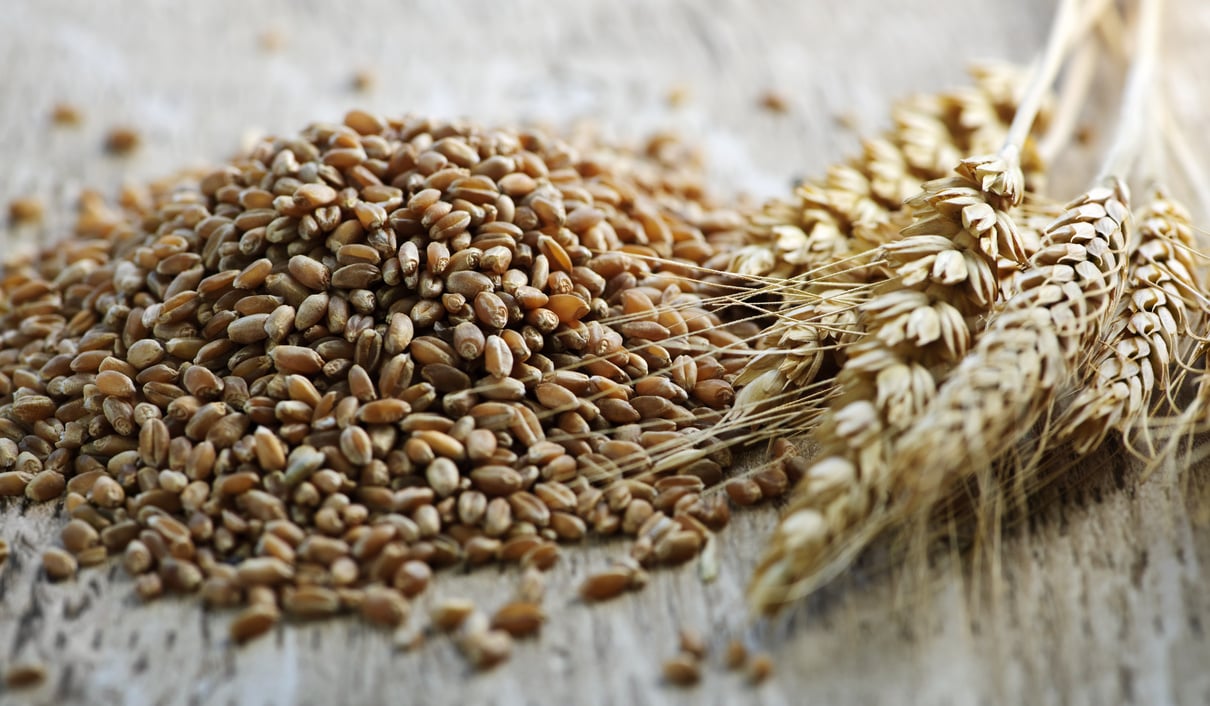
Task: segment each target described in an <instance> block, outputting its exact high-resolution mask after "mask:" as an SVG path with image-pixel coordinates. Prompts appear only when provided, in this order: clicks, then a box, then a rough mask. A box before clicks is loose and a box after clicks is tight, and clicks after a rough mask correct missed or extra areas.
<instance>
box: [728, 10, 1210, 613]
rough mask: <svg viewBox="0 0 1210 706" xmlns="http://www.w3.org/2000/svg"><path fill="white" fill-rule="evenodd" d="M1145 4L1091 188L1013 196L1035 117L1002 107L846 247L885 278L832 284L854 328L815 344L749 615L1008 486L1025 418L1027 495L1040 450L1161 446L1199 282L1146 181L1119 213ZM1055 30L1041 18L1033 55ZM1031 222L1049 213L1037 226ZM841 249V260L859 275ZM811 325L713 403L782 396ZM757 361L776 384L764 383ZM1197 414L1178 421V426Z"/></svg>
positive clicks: (1182, 241) (1132, 149)
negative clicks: (893, 213)
mask: <svg viewBox="0 0 1210 706" xmlns="http://www.w3.org/2000/svg"><path fill="white" fill-rule="evenodd" d="M1156 5H1157V3H1144V8H1145V12H1143V13H1141V16H1142V18H1143V19H1140V20H1139V22H1138V24H1139V33H1140V37H1141V39H1140V41H1139V43H1138V46H1140V47H1144V48H1141V49H1138V50H1137V57H1136V59H1135V63H1134V64H1133V65H1132V69H1131V73H1130V76H1129V77H1128V81H1127V88H1126V90H1125V92H1124V98H1123V108H1122V111H1121V112H1122V116H1123V117H1122V122H1121V126H1120V127H1119V130H1118V135H1117V137H1116V139H1115V141H1114V142H1113V144H1112V145H1111V148H1110V151H1109V156H1108V157H1107V167H1106V168H1105V170H1104V171H1103V174H1104V175H1105V176H1104V177H1103V178H1102V179H1101V183H1100V184H1099V185H1097V186H1095V187H1094V188H1092V189H1090V190H1089V191H1087V192H1086V193H1085V194H1083V195H1081V196H1080V197H1078V198H1077V199H1075V200H1074V201H1072V202H1071V203H1069V204H1067V205H1066V206H1065V207H1063V208H1061V209H1056V208H1055V207H1054V206H1053V205H1052V204H1051V203H1050V201H1049V200H1048V199H1047V198H1046V197H1045V196H1044V195H1043V194H1042V193H1038V192H1031V193H1030V194H1029V198H1028V199H1024V196H1025V194H1024V190H1025V186H1024V178H1023V176H1022V174H1021V173H1020V171H1019V170H1018V164H1017V163H1016V159H1017V155H1019V154H1020V153H1021V152H1020V149H1021V147H1022V144H1021V143H1015V144H1014V142H1013V140H1014V139H1020V136H1022V135H1024V134H1025V130H1024V128H1027V127H1028V121H1031V120H1032V119H1033V116H1032V115H1029V114H1028V113H1027V112H1024V113H1023V112H1018V114H1017V115H1016V116H1015V117H1014V118H1013V120H1012V125H1011V126H1010V127H1009V129H1008V134H1009V137H1008V139H1007V140H1006V144H1005V146H1004V147H1003V148H1002V149H1001V150H1000V151H999V152H998V153H997V154H996V155H993V156H991V157H964V158H962V159H960V160H958V165H957V168H956V170H955V174H954V176H951V177H949V178H946V179H942V180H934V181H931V182H926V183H925V184H924V185H923V187H922V189H921V191H920V193H919V194H917V195H915V196H913V197H910V198H909V199H908V200H907V201H906V202H905V203H906V206H907V208H908V213H910V214H911V215H912V217H913V221H912V223H911V224H909V225H907V226H906V227H903V228H902V229H901V230H900V231H899V232H898V234H897V235H891V236H890V237H887V238H886V239H885V242H883V243H882V244H881V245H880V246H879V247H878V248H877V250H875V252H876V253H877V254H876V255H875V256H873V257H870V258H868V259H867V260H864V261H861V262H860V265H862V266H865V267H867V268H868V269H873V270H875V271H876V272H878V273H879V274H881V273H884V272H885V273H886V276H885V278H883V279H878V278H877V275H875V277H874V278H871V279H866V280H864V282H863V284H865V285H866V286H864V287H862V288H861V289H860V291H861V295H860V297H854V296H853V294H852V291H853V290H849V291H846V292H844V294H845V296H847V297H848V298H849V299H848V301H847V302H846V303H848V304H850V306H851V311H853V312H854V318H853V322H852V325H851V327H850V328H849V329H847V330H846V329H842V330H843V331H844V333H845V335H848V336H849V337H850V339H849V340H848V341H845V342H843V343H839V344H837V345H833V346H830V347H829V349H828V355H830V356H834V357H835V358H836V359H837V363H836V366H837V367H838V368H839V371H838V373H837V374H836V376H835V379H834V381H833V384H834V389H832V390H830V391H829V392H828V393H827V395H826V396H827V397H828V400H827V402H828V404H827V407H826V409H824V410H823V411H822V412H820V411H819V406H818V405H819V400H820V399H822V398H824V397H825V395H823V394H819V393H815V394H813V396H811V397H809V398H808V406H810V407H812V410H811V414H812V415H814V416H813V417H812V418H811V422H810V423H809V424H804V425H803V426H804V427H814V431H813V433H812V438H813V440H814V441H815V442H816V444H817V445H818V447H819V451H818V454H817V456H816V458H815V459H814V460H813V461H812V462H811V463H809V464H803V463H800V464H798V470H799V472H801V473H802V475H803V478H802V480H801V482H800V483H799V484H798V486H797V487H796V488H795V489H794V492H793V494H792V496H791V501H790V505H789V508H788V509H787V511H786V514H785V515H784V517H783V518H782V520H781V522H780V524H779V527H778V528H777V530H776V531H775V532H774V534H773V536H772V538H771V540H770V542H769V545H768V548H767V549H766V551H765V552H764V556H763V557H762V559H761V561H760V563H759V564H758V566H757V568H756V571H755V576H754V578H753V582H752V585H751V587H750V599H751V603H752V606H753V608H754V609H755V610H756V611H758V612H771V611H775V610H777V609H778V608H779V607H780V606H782V605H784V604H785V603H787V602H789V601H792V600H793V599H795V598H798V597H801V596H803V595H806V594H807V593H810V592H811V591H813V590H815V589H816V588H818V587H819V586H820V585H822V584H824V583H826V582H827V581H829V580H831V579H832V578H834V577H835V576H836V575H837V574H838V573H839V572H841V571H843V570H844V569H845V568H846V567H847V566H848V565H849V564H850V563H851V562H852V560H853V559H854V557H855V556H856V555H857V554H859V553H860V552H861V551H862V550H863V549H864V547H865V546H867V545H868V543H869V542H870V541H872V540H873V539H874V538H875V537H878V536H880V535H884V534H886V533H888V532H904V531H907V529H908V528H914V527H919V526H921V525H922V523H923V522H925V521H927V519H928V518H929V517H930V516H932V515H933V514H934V513H937V512H939V511H941V510H942V509H943V508H950V507H952V505H953V504H954V497H953V496H954V495H955V494H956V493H966V494H969V493H970V492H971V490H972V489H974V490H976V492H977V493H979V494H980V495H982V496H983V497H984V500H983V501H982V502H985V503H986V505H985V507H990V506H991V503H993V502H995V501H994V500H993V499H994V498H996V497H998V496H1000V495H1003V494H1006V493H1008V490H1007V489H1006V488H1003V487H999V486H998V485H997V484H998V483H999V482H1000V479H1002V478H1004V477H1005V476H1003V475H1001V471H1002V470H1003V469H1004V468H1006V466H1005V465H1004V464H1005V461H1006V459H1008V458H1009V456H1008V455H1007V454H1008V452H1010V451H1012V450H1015V449H1017V447H1018V445H1019V444H1021V443H1024V442H1025V441H1026V440H1028V439H1029V438H1030V436H1031V433H1032V432H1031V430H1032V429H1034V428H1035V422H1038V421H1039V420H1042V419H1045V420H1046V421H1047V425H1046V426H1045V427H1044V428H1043V430H1042V433H1041V436H1040V437H1039V440H1038V441H1036V442H1033V443H1034V444H1035V451H1036V455H1035V456H1034V457H1033V460H1031V461H1026V462H1024V465H1021V463H1017V464H1016V466H1015V468H1014V470H1015V476H1014V482H1015V483H1019V484H1020V487H1019V488H1018V490H1020V489H1024V492H1026V493H1028V492H1032V491H1034V490H1037V489H1039V488H1040V487H1042V486H1044V485H1045V484H1047V483H1049V482H1053V481H1054V480H1055V478H1054V475H1055V474H1054V473H1049V474H1048V472H1049V469H1047V468H1044V465H1045V464H1043V463H1041V462H1039V459H1041V458H1046V457H1047V455H1046V449H1047V448H1051V447H1059V446H1065V447H1067V448H1069V449H1072V450H1074V452H1075V453H1076V454H1086V453H1088V452H1089V451H1091V450H1092V449H1094V448H1095V447H1096V446H1097V445H1098V444H1099V443H1100V442H1101V441H1102V440H1104V438H1105V437H1106V436H1107V435H1108V434H1109V433H1110V432H1119V433H1123V434H1126V435H1127V436H1128V439H1130V438H1138V439H1141V440H1143V441H1144V442H1145V443H1140V444H1136V445H1135V447H1136V450H1137V451H1138V452H1139V453H1140V455H1148V454H1149V455H1150V458H1151V459H1152V460H1154V459H1155V458H1156V454H1158V453H1161V452H1162V451H1163V450H1165V449H1171V448H1172V446H1171V444H1165V443H1158V444H1157V443H1156V442H1157V440H1158V439H1157V438H1156V437H1155V436H1154V435H1152V434H1151V433H1150V432H1151V431H1155V430H1156V429H1155V427H1157V426H1158V425H1152V424H1151V422H1153V421H1155V416H1156V413H1157V409H1158V408H1157V407H1156V406H1155V405H1156V404H1157V403H1161V404H1162V405H1167V408H1168V409H1169V410H1170V411H1173V412H1177V413H1179V412H1181V411H1182V410H1181V409H1180V407H1179V406H1178V405H1177V404H1176V402H1175V400H1176V399H1177V392H1178V390H1179V385H1180V383H1181V381H1182V380H1183V379H1184V377H1186V375H1185V374H1184V371H1185V370H1187V369H1188V367H1189V366H1188V364H1189V362H1190V361H1192V360H1195V359H1196V356H1197V355H1198V349H1197V347H1196V346H1195V341H1194V336H1195V335H1196V334H1195V331H1196V327H1197V326H1199V325H1200V324H1199V322H1200V321H1202V320H1203V318H1204V308H1205V304H1204V297H1203V296H1202V295H1201V293H1200V282H1199V278H1198V273H1197V267H1196V265H1197V263H1196V261H1195V254H1194V253H1195V251H1194V250H1193V247H1192V246H1193V243H1192V240H1191V232H1190V229H1189V228H1188V226H1187V223H1188V221H1187V217H1186V216H1184V214H1183V209H1182V208H1181V207H1180V206H1179V204H1176V203H1174V202H1173V200H1172V198H1171V197H1170V196H1168V195H1166V192H1165V191H1163V190H1162V189H1154V188H1149V190H1148V198H1147V199H1146V200H1145V202H1144V204H1143V206H1142V207H1141V208H1140V209H1139V211H1138V213H1137V214H1136V215H1135V216H1134V217H1133V218H1132V216H1131V211H1130V207H1129V205H1128V204H1129V199H1128V191H1127V189H1126V187H1125V182H1124V180H1125V178H1126V177H1127V176H1128V175H1129V174H1130V173H1131V171H1132V165H1134V163H1135V161H1136V160H1137V157H1138V155H1139V154H1140V153H1141V151H1142V139H1141V137H1140V135H1141V134H1142V132H1143V129H1142V128H1141V127H1140V125H1144V124H1145V123H1146V118H1145V116H1146V115H1147V114H1148V113H1149V112H1150V111H1149V110H1148V109H1147V108H1146V107H1145V106H1146V105H1147V103H1146V100H1145V99H1143V98H1140V96H1144V95H1145V90H1144V89H1143V88H1142V87H1145V86H1147V85H1149V84H1148V83H1147V81H1148V80H1150V79H1145V78H1141V77H1143V76H1150V75H1153V72H1154V65H1155V62H1154V59H1153V56H1154V52H1153V51H1152V50H1151V49H1149V48H1148V47H1150V48H1153V47H1154V36H1155V34H1156V33H1157V29H1156V27H1157V26H1158V23H1157V22H1156V21H1155V17H1156V16H1157V12H1158V11H1157V10H1156ZM1065 11H1066V12H1070V8H1069V7H1066V6H1065V7H1064V8H1061V9H1060V13H1061V16H1062V13H1063V12H1065ZM1059 26H1060V25H1059V24H1058V23H1057V25H1056V27H1059ZM1056 37H1059V40H1058V41H1057V42H1056ZM1064 44H1065V42H1064V41H1063V40H1062V35H1061V33H1059V32H1058V31H1056V34H1055V35H1054V36H1052V42H1051V45H1049V46H1048V56H1050V55H1051V54H1050V52H1051V50H1052V49H1055V47H1059V49H1060V50H1061V49H1062V47H1063V45H1064ZM1048 65H1051V64H1048V62H1047V61H1043V62H1041V66H1043V67H1045V66H1048ZM1054 66H1057V64H1054ZM1052 77H1053V74H1052V75H1051V76H1049V77H1045V80H1044V81H1043V82H1042V83H1049V81H1050V78H1052ZM1037 78H1038V74H1035V77H1034V81H1033V82H1031V86H1036V85H1038V83H1037ZM1024 102H1025V103H1029V102H1030V101H1029V99H1028V98H1027V99H1025V101H1024ZM1014 136H1016V137H1015V138H1014ZM1156 176H1157V175H1156V174H1155V173H1154V172H1153V173H1150V174H1147V175H1146V177H1147V178H1148V179H1149V180H1150V181H1152V182H1154V180H1155V177H1156ZM1038 181H1039V182H1040V181H1041V180H1038ZM1024 200H1027V201H1028V202H1029V203H1030V208H1029V209H1028V210H1027V209H1021V208H1020V204H1021V203H1022V202H1023V201H1024ZM1039 219H1046V220H1049V221H1050V222H1049V223H1048V224H1047V225H1045V226H1044V227H1043V228H1042V229H1041V230H1040V231H1034V230H1033V228H1032V226H1033V225H1035V224H1036V223H1037V222H1038V221H1039ZM1136 221H1137V223H1136ZM1020 224H1027V225H1026V226H1025V227H1024V228H1022V227H1021V225H1020ZM1023 234H1026V235H1023ZM1035 234H1036V237H1034V236H1035ZM835 249H836V248H833V250H835ZM840 262H842V263H844V264H845V265H846V266H849V267H850V269H848V270H845V271H846V273H847V272H851V271H860V270H858V268H856V267H852V265H853V264H856V263H854V262H852V261H849V262H846V261H844V260H841V261H840ZM853 289H854V290H855V289H857V288H853ZM841 301H844V300H843V299H842V300H841ZM807 306H812V307H814V308H815V309H816V310H822V309H823V307H824V306H825V305H823V304H821V303H819V302H812V303H811V304H808V305H807ZM819 340H820V337H819V336H815V337H813V338H807V337H800V338H799V339H798V340H795V339H792V338H789V337H785V336H784V335H783V337H782V340H780V341H779V342H778V343H780V344H781V346H780V348H779V347H778V345H777V344H773V345H771V346H769V347H768V348H766V349H763V350H762V351H761V354H762V356H763V359H761V358H758V359H756V360H755V361H754V363H753V364H751V365H750V366H749V368H748V370H746V371H745V372H744V373H741V376H740V380H741V381H743V382H745V383H747V385H748V386H747V387H744V388H742V389H741V390H740V392H739V397H738V399H739V400H740V403H741V404H740V405H737V407H736V408H735V409H733V410H732V411H731V413H729V417H732V418H742V417H743V416H744V415H745V413H746V411H747V410H749V409H752V408H754V407H756V405H757V404H758V403H759V402H760V401H761V398H763V397H765V396H768V395H770V394H773V395H777V394H780V395H781V396H782V397H781V398H779V399H778V400H777V401H778V403H780V404H782V405H785V406H789V405H792V404H794V400H792V399H790V398H791V397H792V396H793V393H792V392H791V393H786V392H785V391H786V390H787V389H789V387H790V380H789V379H788V377H787V376H786V371H792V372H798V371H802V370H804V368H803V367H801V366H800V367H795V364H796V363H798V362H799V361H800V360H802V359H803V358H804V357H805V356H804V353H806V354H810V353H815V354H817V355H819V354H820V352H819V350H818V348H819V347H818V346H817V342H818V341H819ZM787 341H792V342H793V343H798V342H799V341H804V342H806V345H800V346H798V347H797V348H796V347H795V346H794V345H786V342H787ZM813 345H815V348H814V349H813V347H812V346H813ZM772 361H776V363H778V364H779V365H772V364H771V362H772ZM1173 369H1175V372H1173ZM805 370H806V371H807V372H808V375H813V374H815V373H816V371H817V370H818V368H811V367H809V366H808V367H806V368H805ZM754 373H755V374H754ZM773 375H780V376H781V377H780V378H779V379H778V383H779V384H778V385H773V384H769V383H768V380H769V379H770V378H771V377H772V376H773ZM766 404H767V403H766ZM1193 411H1194V410H1190V412H1189V413H1186V414H1184V415H1182V416H1178V417H1177V423H1176V424H1175V425H1174V426H1176V427H1177V428H1178V433H1179V432H1180V431H1183V430H1184V429H1187V428H1188V426H1189V425H1190V424H1191V423H1192V422H1190V415H1191V414H1192V412H1193ZM757 416H759V415H757ZM1195 416H1196V415H1195ZM804 418H805V416H804ZM1171 431H1172V430H1171V429H1169V430H1167V432H1168V433H1171ZM1038 444H1040V447H1039V446H1038ZM1010 465H1012V464H1010ZM997 469H1000V470H997ZM978 512H981V510H979V509H978V508H976V514H978ZM951 519H952V516H951Z"/></svg>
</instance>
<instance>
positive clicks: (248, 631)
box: [229, 603, 281, 644]
mask: <svg viewBox="0 0 1210 706" xmlns="http://www.w3.org/2000/svg"><path fill="white" fill-rule="evenodd" d="M280 617H281V614H280V613H279V612H278V610H277V608H276V607H274V606H271V605H265V604H258V603H254V604H252V605H249V606H248V607H247V608H245V609H243V610H242V611H240V612H239V614H238V615H236V616H235V619H234V620H232V621H231V626H230V628H229V634H230V635H231V639H232V640H234V641H235V642H236V643H237V644H243V643H245V642H247V641H249V640H251V639H253V638H255V637H258V636H260V635H263V634H265V633H266V632H268V631H269V630H270V629H272V627H273V626H274V625H276V624H277V621H278V619H279V618H280Z"/></svg>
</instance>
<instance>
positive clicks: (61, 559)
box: [42, 548, 78, 581]
mask: <svg viewBox="0 0 1210 706" xmlns="http://www.w3.org/2000/svg"><path fill="white" fill-rule="evenodd" d="M77 567H78V563H77V562H76V558H75V557H74V556H72V555H71V554H68V553H67V552H65V551H63V550H62V549H57V548H52V549H47V550H46V551H45V552H43V554H42V568H43V569H44V570H45V571H46V576H47V577H48V578H49V579H50V580H52V581H64V580H66V579H70V578H73V577H75V575H76V569H77Z"/></svg>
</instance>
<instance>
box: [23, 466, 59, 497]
mask: <svg viewBox="0 0 1210 706" xmlns="http://www.w3.org/2000/svg"><path fill="white" fill-rule="evenodd" d="M66 487H67V479H66V478H64V477H63V474H62V473H59V472H58V471H52V470H45V471H42V472H40V473H37V474H35V475H34V477H33V478H31V479H30V480H29V484H28V485H26V486H25V497H27V498H29V499H30V500H33V501H34V502H45V501H47V500H51V499H52V498H57V497H59V496H60V495H62V493H63V490H64V489H65V488H66Z"/></svg>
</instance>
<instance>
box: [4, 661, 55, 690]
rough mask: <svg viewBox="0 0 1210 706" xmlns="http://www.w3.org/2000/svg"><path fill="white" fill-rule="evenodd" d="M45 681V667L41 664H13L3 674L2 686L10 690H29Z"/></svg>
mask: <svg viewBox="0 0 1210 706" xmlns="http://www.w3.org/2000/svg"><path fill="white" fill-rule="evenodd" d="M44 681H46V667H45V666H43V665H41V664H34V663H28V662H27V663H24V664H14V665H12V666H10V667H9V668H8V670H7V671H6V672H5V673H4V684H5V685H6V686H7V687H8V688H10V689H29V688H31V687H35V686H38V685H39V684H41V683H42V682H44Z"/></svg>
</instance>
